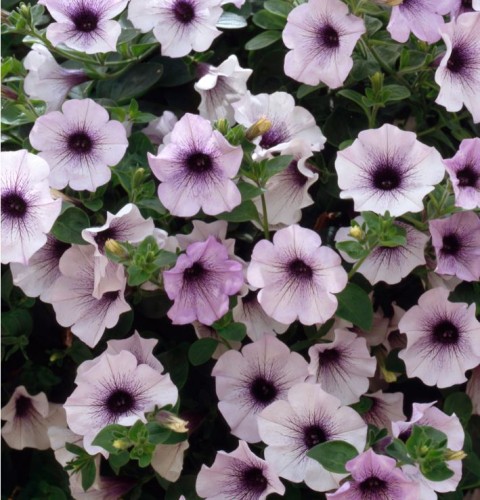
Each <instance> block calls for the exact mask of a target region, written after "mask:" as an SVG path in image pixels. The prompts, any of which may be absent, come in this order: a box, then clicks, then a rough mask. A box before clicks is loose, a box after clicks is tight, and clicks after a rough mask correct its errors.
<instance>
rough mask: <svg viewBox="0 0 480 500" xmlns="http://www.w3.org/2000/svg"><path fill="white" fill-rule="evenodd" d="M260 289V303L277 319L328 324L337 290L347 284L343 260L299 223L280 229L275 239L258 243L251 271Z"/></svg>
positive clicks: (287, 321) (252, 278) (250, 267)
mask: <svg viewBox="0 0 480 500" xmlns="http://www.w3.org/2000/svg"><path fill="white" fill-rule="evenodd" d="M247 279H248V282H249V283H250V284H251V285H253V286H255V287H257V288H261V290H260V292H259V293H258V301H259V302H260V304H261V306H262V307H263V309H264V310H265V312H266V313H267V314H268V315H269V316H271V317H272V318H273V319H275V320H277V321H279V322H281V323H285V324H290V323H293V322H294V321H295V320H296V319H298V320H299V321H300V323H302V324H304V325H313V324H315V323H325V322H326V321H327V319H329V318H330V317H331V316H332V315H333V314H334V313H335V311H336V309H337V305H338V301H337V298H336V297H335V295H334V294H335V293H338V292H341V291H342V290H343V289H344V288H345V286H346V284H347V273H346V272H345V270H344V269H343V267H342V266H341V258H340V256H339V255H338V254H337V253H335V252H334V251H333V250H332V249H331V248H328V247H326V246H322V241H321V239H320V236H319V235H318V234H317V233H316V232H314V231H312V230H310V229H305V228H302V227H300V226H298V225H296V224H294V225H293V226H289V227H287V228H285V229H281V230H280V231H277V232H276V233H275V235H274V237H273V243H271V242H270V241H267V240H261V241H259V242H258V243H257V244H256V245H255V247H254V249H253V253H252V261H251V262H250V265H249V266H248V271H247Z"/></svg>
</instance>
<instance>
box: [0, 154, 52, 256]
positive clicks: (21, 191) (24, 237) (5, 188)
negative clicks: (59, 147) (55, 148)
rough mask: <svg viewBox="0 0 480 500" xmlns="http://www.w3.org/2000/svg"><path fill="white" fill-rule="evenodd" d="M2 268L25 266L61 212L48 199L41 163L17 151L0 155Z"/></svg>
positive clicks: (45, 172) (46, 172) (45, 166)
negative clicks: (0, 167) (0, 159)
mask: <svg viewBox="0 0 480 500" xmlns="http://www.w3.org/2000/svg"><path fill="white" fill-rule="evenodd" d="M1 158H2V169H1V199H2V264H8V263H9V262H20V263H22V264H24V265H27V264H28V261H29V259H30V258H31V257H32V255H33V254H34V253H35V252H36V251H37V250H39V249H40V248H42V247H43V246H44V245H45V244H46V243H47V235H46V233H48V232H49V231H50V229H51V228H52V226H53V223H54V222H55V220H56V218H57V217H58V215H59V214H60V210H61V209H62V201H61V200H60V199H57V200H54V199H53V198H52V197H51V195H50V189H49V186H48V176H49V174H50V169H49V166H48V164H47V162H46V161H45V160H43V159H42V158H39V157H38V156H35V155H33V154H30V153H28V152H27V151H26V150H24V149H22V150H20V151H8V152H2V153H1Z"/></svg>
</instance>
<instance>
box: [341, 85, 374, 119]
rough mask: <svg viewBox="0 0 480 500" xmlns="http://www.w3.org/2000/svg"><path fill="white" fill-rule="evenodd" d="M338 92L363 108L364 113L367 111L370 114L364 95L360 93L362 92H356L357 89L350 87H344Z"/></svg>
mask: <svg viewBox="0 0 480 500" xmlns="http://www.w3.org/2000/svg"><path fill="white" fill-rule="evenodd" d="M337 94H338V95H341V96H342V97H345V98H346V99H348V100H350V101H352V102H354V103H355V104H357V105H358V106H359V107H360V108H362V110H363V112H364V113H366V114H367V115H368V114H369V111H368V109H367V107H366V106H365V104H363V95H362V94H360V92H356V91H355V90H350V89H344V90H339V91H338V92H337Z"/></svg>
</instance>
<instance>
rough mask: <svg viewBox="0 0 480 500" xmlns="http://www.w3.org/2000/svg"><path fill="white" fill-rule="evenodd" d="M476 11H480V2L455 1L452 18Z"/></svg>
mask: <svg viewBox="0 0 480 500" xmlns="http://www.w3.org/2000/svg"><path fill="white" fill-rule="evenodd" d="M474 10H480V0H455V2H454V3H453V7H452V10H451V11H450V18H451V19H453V18H455V17H458V16H459V15H460V14H463V13H465V12H473V11H474Z"/></svg>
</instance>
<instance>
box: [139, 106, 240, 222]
mask: <svg viewBox="0 0 480 500" xmlns="http://www.w3.org/2000/svg"><path fill="white" fill-rule="evenodd" d="M242 157H243V152H242V148H241V147H239V146H232V145H231V144H230V143H229V142H228V141H227V140H226V139H225V138H224V137H223V135H222V134H221V133H220V132H218V131H217V130H213V129H212V125H211V123H210V122H209V121H208V120H206V119H205V118H202V117H201V116H196V115H192V114H190V113H187V114H186V115H184V116H183V117H182V118H181V119H180V120H179V121H178V122H177V124H176V125H175V127H174V129H173V131H172V133H171V134H170V136H169V142H168V144H167V145H166V146H165V147H163V148H162V149H161V150H160V151H159V153H158V155H157V156H153V155H152V154H151V153H149V154H148V163H149V165H150V167H151V169H152V170H153V173H154V174H155V176H156V177H157V178H158V179H159V180H160V181H161V184H160V186H159V187H158V197H159V198H160V201H161V202H162V203H163V205H164V206H165V207H166V208H167V209H168V210H169V211H170V213H171V214H172V215H178V216H181V217H190V216H192V215H195V214H196V213H197V212H198V211H199V210H200V209H202V210H203V211H204V212H205V213H206V214H208V215H217V214H219V213H221V212H225V211H228V212H229V211H231V210H233V208H235V207H236V206H237V205H239V204H240V203H241V201H242V200H241V195H240V191H239V190H238V188H237V186H236V185H235V183H234V182H233V181H232V180H231V179H232V178H233V177H235V176H236V175H237V173H238V170H239V168H240V164H241V162H242Z"/></svg>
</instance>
